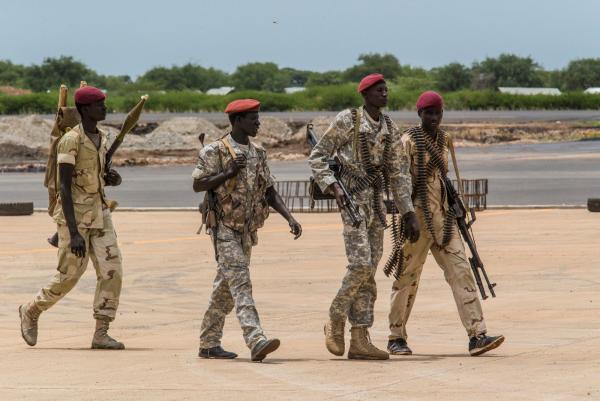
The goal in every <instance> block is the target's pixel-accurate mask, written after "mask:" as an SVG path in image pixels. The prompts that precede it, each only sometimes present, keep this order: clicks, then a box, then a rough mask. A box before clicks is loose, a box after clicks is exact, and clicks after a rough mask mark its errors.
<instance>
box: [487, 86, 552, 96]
mask: <svg viewBox="0 0 600 401" xmlns="http://www.w3.org/2000/svg"><path fill="white" fill-rule="evenodd" d="M498 90H499V91H500V93H508V94H509V95H551V96H558V95H561V94H562V93H561V91H560V90H559V89H558V88H518V87H506V86H504V87H499V88H498Z"/></svg>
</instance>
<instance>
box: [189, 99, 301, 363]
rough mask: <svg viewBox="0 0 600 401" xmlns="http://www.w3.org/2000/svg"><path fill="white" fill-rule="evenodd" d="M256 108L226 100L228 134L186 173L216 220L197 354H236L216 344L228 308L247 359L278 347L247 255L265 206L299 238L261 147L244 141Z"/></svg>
mask: <svg viewBox="0 0 600 401" xmlns="http://www.w3.org/2000/svg"><path fill="white" fill-rule="evenodd" d="M259 108H260V102H259V101H257V100H254V99H242V100H236V101H233V102H231V103H229V105H228V106H227V108H226V109H225V113H227V114H228V115H229V121H230V122H231V127H232V130H231V133H229V134H228V135H226V136H225V137H223V138H221V139H220V140H218V141H216V142H213V143H211V144H209V145H207V146H205V147H204V148H203V149H202V150H201V151H200V154H199V157H198V164H197V166H196V168H195V169H194V172H193V173H192V177H193V178H194V184H193V188H194V191H195V192H201V191H210V192H209V193H207V195H206V196H211V197H212V196H214V197H215V198H216V202H215V204H214V206H211V208H214V209H216V210H214V212H216V213H215V215H216V220H217V221H216V224H215V226H214V227H211V235H212V239H213V243H214V246H215V253H216V259H217V262H218V266H217V276H216V278H215V281H214V284H213V292H212V294H211V297H210V301H209V304H208V310H207V311H206V313H205V314H204V319H203V321H202V326H201V329H200V350H199V353H198V356H200V357H201V358H218V359H233V358H235V357H237V355H236V354H235V353H233V352H228V351H225V350H224V349H223V348H222V347H221V338H222V336H223V325H224V323H225V317H226V316H227V314H229V313H230V312H231V311H232V310H233V308H234V306H235V310H236V314H237V317H238V319H239V321H240V325H241V326H242V331H243V335H244V340H245V341H246V345H247V346H248V348H250V350H251V360H252V361H262V360H263V359H264V358H265V357H266V356H267V354H269V353H271V352H273V351H275V350H276V349H277V348H278V347H279V340H278V339H276V338H273V339H267V337H266V336H265V334H264V333H263V329H262V327H261V325H260V321H259V318H258V312H257V311H256V307H255V305H254V299H253V298H252V283H251V282H250V270H249V264H250V254H251V251H252V246H254V245H256V244H257V241H258V237H257V230H258V229H259V228H260V227H262V226H263V224H264V221H265V219H266V218H267V217H268V215H269V206H270V207H272V208H273V209H275V210H276V211H277V212H278V213H279V214H281V215H282V216H283V217H284V218H285V219H286V220H287V221H288V223H289V226H290V229H291V233H292V234H293V235H294V239H298V238H299V237H300V235H301V234H302V227H301V226H300V224H299V223H298V222H297V221H296V220H295V219H294V218H293V217H292V215H291V213H290V211H289V210H288V208H287V207H286V206H285V204H284V202H283V200H282V199H281V197H280V196H279V194H278V193H277V191H276V190H275V187H274V186H273V184H274V181H273V178H272V177H271V173H270V170H269V166H268V164H267V154H266V152H265V150H264V149H263V148H261V147H260V146H258V145H256V144H253V143H252V142H251V141H250V137H255V136H256V134H257V133H258V129H259V127H260V122H259V116H258V111H259ZM207 226H208V224H207Z"/></svg>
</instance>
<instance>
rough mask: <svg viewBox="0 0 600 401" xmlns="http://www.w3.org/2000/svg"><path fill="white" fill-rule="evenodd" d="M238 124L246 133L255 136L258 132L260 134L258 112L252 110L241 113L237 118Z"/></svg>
mask: <svg viewBox="0 0 600 401" xmlns="http://www.w3.org/2000/svg"><path fill="white" fill-rule="evenodd" d="M237 124H238V125H239V127H240V128H241V130H242V132H243V133H244V134H246V135H248V136H251V137H255V136H256V134H258V129H259V128H260V121H259V119H258V112H257V111H252V112H249V113H245V114H243V115H241V116H240V117H239V118H238V120H237Z"/></svg>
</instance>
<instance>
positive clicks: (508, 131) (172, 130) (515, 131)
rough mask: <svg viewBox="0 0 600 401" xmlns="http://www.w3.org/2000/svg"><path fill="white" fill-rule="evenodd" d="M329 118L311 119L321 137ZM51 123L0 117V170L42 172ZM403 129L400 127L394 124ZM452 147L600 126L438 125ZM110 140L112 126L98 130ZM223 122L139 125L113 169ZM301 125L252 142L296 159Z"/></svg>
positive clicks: (270, 120) (178, 159) (585, 135)
mask: <svg viewBox="0 0 600 401" xmlns="http://www.w3.org/2000/svg"><path fill="white" fill-rule="evenodd" d="M332 119H333V117H332V116H317V117H315V118H313V119H312V123H313V124H314V126H315V129H316V131H317V133H319V134H322V133H323V132H324V131H325V129H326V128H327V127H328V125H329V123H330V122H331V120H332ZM52 124H53V121H52V120H51V119H48V118H44V117H41V116H37V115H28V116H9V117H0V169H3V170H5V171H6V170H39V169H43V167H44V165H45V163H46V158H47V153H48V143H49V136H50V131H51V129H52ZM399 126H401V127H403V126H405V124H399ZM444 127H445V129H446V130H447V131H448V132H450V133H451V134H452V135H453V137H454V138H455V142H456V143H457V145H458V146H485V145H490V144H498V143H523V142H527V143H531V142H554V141H572V140H582V139H594V138H600V125H598V124H593V123H589V124H586V123H582V122H530V123H452V124H447V125H445V126H444ZM102 128H103V129H105V130H106V131H107V132H108V133H109V136H110V137H111V138H114V137H115V136H116V134H117V133H118V130H119V125H118V124H112V123H110V124H106V125H103V126H102ZM227 129H228V126H227V124H225V123H223V122H216V123H213V122H211V121H209V120H208V119H205V118H201V117H195V116H194V117H188V116H177V117H174V118H171V119H166V120H164V121H160V122H151V121H145V122H143V123H141V124H139V125H138V126H137V127H136V128H135V129H134V131H133V132H132V134H131V135H129V136H127V138H126V139H125V141H124V143H123V145H122V147H121V148H120V149H119V152H118V153H117V154H116V156H115V160H114V163H115V165H161V164H182V163H190V162H193V161H194V160H195V158H196V155H197V152H198V149H199V147H200V144H199V142H198V134H200V133H202V132H204V133H205V134H206V137H207V139H206V140H207V141H212V140H215V139H216V138H219V137H220V136H221V135H223V134H225V133H226V132H227ZM305 130H306V122H305V121H295V120H283V119H279V118H276V117H270V116H263V117H262V118H261V129H260V132H259V134H258V136H257V138H256V142H257V143H259V144H261V145H263V146H264V147H265V148H267V149H269V150H270V158H271V159H274V160H297V159H301V158H304V157H305V156H306V155H307V154H308V147H307V145H306V144H305V134H304V133H305Z"/></svg>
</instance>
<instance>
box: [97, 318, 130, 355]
mask: <svg viewBox="0 0 600 401" xmlns="http://www.w3.org/2000/svg"><path fill="white" fill-rule="evenodd" d="M108 325H109V321H108V320H100V319H96V331H95V332H94V338H93V339H92V349H125V345H123V343H122V342H119V341H117V340H115V339H114V338H112V337H111V336H109V335H108Z"/></svg>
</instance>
